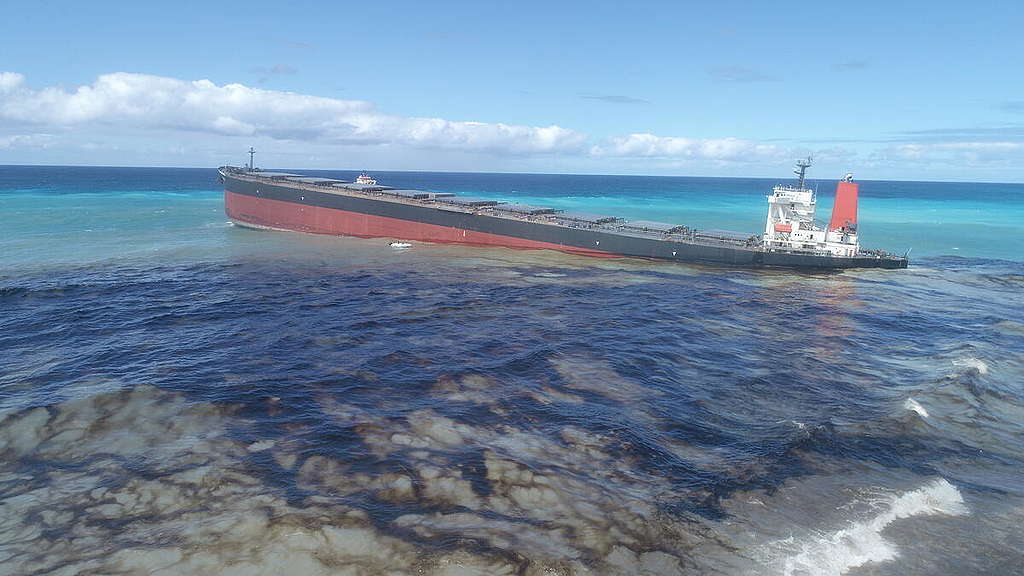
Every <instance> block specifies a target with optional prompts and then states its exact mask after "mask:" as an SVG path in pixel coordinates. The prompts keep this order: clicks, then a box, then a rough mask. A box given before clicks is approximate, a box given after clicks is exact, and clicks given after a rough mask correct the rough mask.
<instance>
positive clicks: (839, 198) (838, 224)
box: [828, 180, 858, 230]
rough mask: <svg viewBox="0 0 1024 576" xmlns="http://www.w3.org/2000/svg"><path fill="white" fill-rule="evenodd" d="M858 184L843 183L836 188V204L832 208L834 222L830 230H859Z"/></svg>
mask: <svg viewBox="0 0 1024 576" xmlns="http://www.w3.org/2000/svg"><path fill="white" fill-rule="evenodd" d="M857 189H858V187H857V184H856V183H854V182H847V181H845V180H844V181H842V182H840V183H839V186H836V204H835V206H833V207H832V221H831V222H829V223H828V229H829V230H836V229H839V228H848V229H851V230H856V229H857Z"/></svg>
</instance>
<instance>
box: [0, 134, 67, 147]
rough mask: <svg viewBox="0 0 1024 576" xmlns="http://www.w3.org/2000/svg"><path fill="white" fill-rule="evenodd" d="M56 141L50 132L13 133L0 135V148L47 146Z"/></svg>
mask: <svg viewBox="0 0 1024 576" xmlns="http://www.w3.org/2000/svg"><path fill="white" fill-rule="evenodd" d="M55 141H56V138H54V136H53V135H52V134H14V135H11V136H0V150H3V149H8V148H47V147H49V146H50V145H51V144H53V143H54V142H55Z"/></svg>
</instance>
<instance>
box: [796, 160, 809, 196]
mask: <svg viewBox="0 0 1024 576" xmlns="http://www.w3.org/2000/svg"><path fill="white" fill-rule="evenodd" d="M810 167H811V157H810V156H808V157H807V160H797V161H796V168H794V169H793V174H796V175H797V176H799V177H800V181H799V182H797V185H796V187H797V188H799V189H801V190H802V189H803V187H804V174H806V173H807V169H808V168H810Z"/></svg>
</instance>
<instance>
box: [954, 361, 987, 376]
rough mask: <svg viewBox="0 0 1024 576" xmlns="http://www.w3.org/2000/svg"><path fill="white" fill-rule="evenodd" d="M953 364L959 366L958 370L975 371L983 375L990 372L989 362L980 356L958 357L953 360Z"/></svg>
mask: <svg viewBox="0 0 1024 576" xmlns="http://www.w3.org/2000/svg"><path fill="white" fill-rule="evenodd" d="M953 366H956V367H957V368H959V370H958V372H961V373H970V372H975V373H977V374H981V375H985V374H988V364H986V363H985V361H984V360H982V359H980V358H973V357H968V358H958V359H956V360H953Z"/></svg>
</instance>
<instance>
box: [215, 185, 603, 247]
mask: <svg viewBox="0 0 1024 576" xmlns="http://www.w3.org/2000/svg"><path fill="white" fill-rule="evenodd" d="M224 208H225V211H226V212H227V214H228V217H230V218H231V219H232V220H235V221H238V222H243V223H248V224H254V225H257V226H266V227H268V228H281V229H285V230H294V231H296V232H309V233H312V234H332V235H335V236H357V237H359V238H397V239H399V240H416V241H419V242H436V243H443V244H469V245H472V246H504V247H506V248H519V249H529V250H559V251H562V252H569V253H572V254H582V255H585V256H599V257H604V258H617V257H619V255H618V254H612V253H610V252H602V251H600V250H587V249H585V248H577V247H575V246H563V245H561V244H553V243H550V242H538V241H535V240H526V239H524V238H516V237H513V236H500V235H498V234H488V233H486V232H475V231H473V230H461V229H459V228H450V227H447V226H437V225H434V224H424V223H422V222H412V221H408V220H399V219H397V218H387V217H385V216H372V215H369V214H361V213H358V212H347V211H344V210H335V209H333V208H323V207H320V206H306V205H302V204H293V203H291V202H281V201H279V200H269V199H266V198H256V197H253V196H245V195H242V194H235V193H233V192H228V191H225V192H224Z"/></svg>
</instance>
